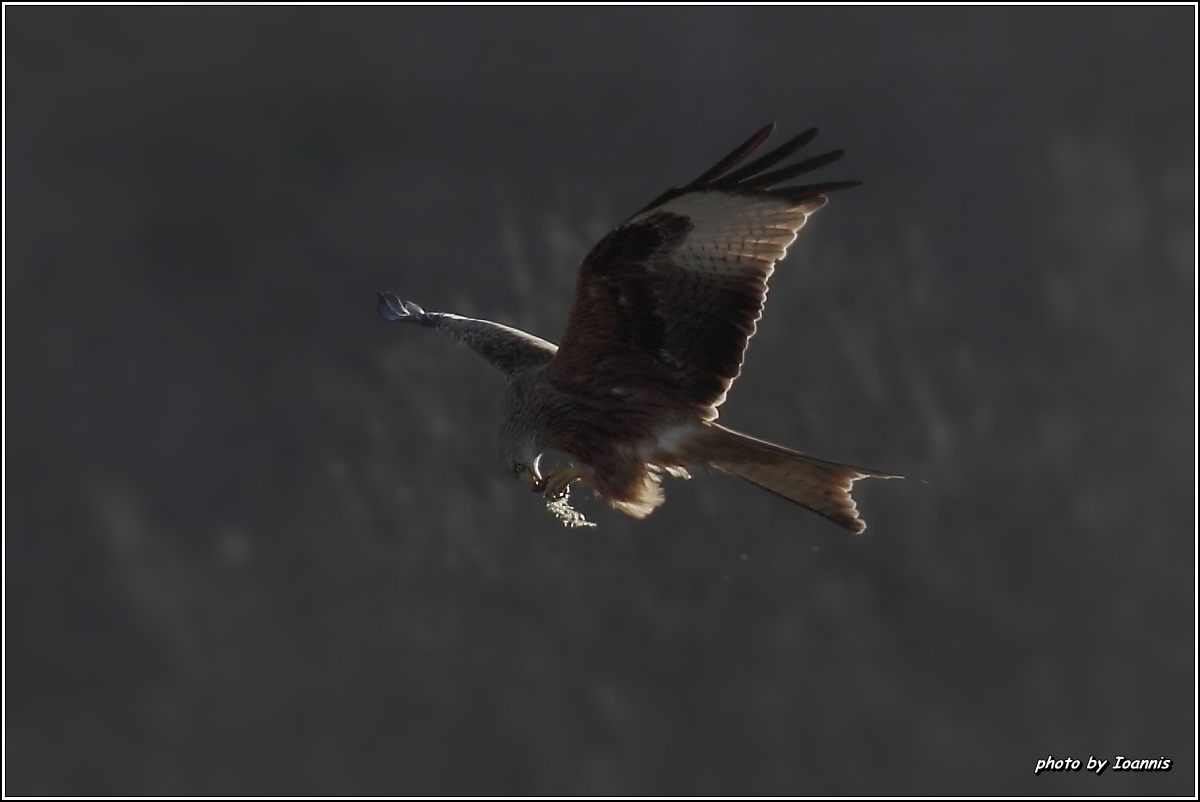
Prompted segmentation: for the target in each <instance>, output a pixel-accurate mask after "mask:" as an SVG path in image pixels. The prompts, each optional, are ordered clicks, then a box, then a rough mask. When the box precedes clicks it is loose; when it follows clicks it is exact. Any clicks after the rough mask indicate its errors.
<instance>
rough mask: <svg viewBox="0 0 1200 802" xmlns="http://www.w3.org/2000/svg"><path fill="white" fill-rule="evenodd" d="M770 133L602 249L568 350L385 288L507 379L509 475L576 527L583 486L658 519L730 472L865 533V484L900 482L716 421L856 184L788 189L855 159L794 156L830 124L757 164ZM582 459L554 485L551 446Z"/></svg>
mask: <svg viewBox="0 0 1200 802" xmlns="http://www.w3.org/2000/svg"><path fill="white" fill-rule="evenodd" d="M774 128H775V126H774V125H768V126H766V127H765V128H762V129H761V130H759V131H758V132H756V133H755V134H754V135H753V136H751V137H750V138H749V139H748V140H746V141H745V142H744V143H742V144H741V145H740V146H739V147H737V148H736V149H735V150H734V151H733V152H732V153H730V154H729V155H728V156H726V157H725V158H724V159H722V160H721V161H719V162H717V164H715V165H714V166H712V167H711V168H709V169H708V170H706V171H704V173H703V174H701V175H700V176H699V177H698V178H696V179H695V180H694V181H691V182H690V183H688V184H686V185H684V186H682V187H678V188H674V189H669V190H667V191H666V192H664V193H663V194H661V195H659V196H658V197H657V198H655V199H654V200H653V201H652V202H651V203H650V204H648V205H647V206H646V207H645V208H643V209H642V210H640V211H638V212H637V213H636V214H634V215H633V216H632V217H630V218H629V219H627V220H626V221H625V222H624V223H622V224H620V225H619V226H617V227H616V228H615V229H614V230H613V231H611V232H610V233H609V234H608V235H607V236H605V237H604V238H603V239H602V240H600V242H599V243H598V244H597V245H596V246H595V247H594V248H592V250H591V252H590V253H589V254H588V255H587V256H586V257H585V258H584V260H583V263H582V264H581V265H580V267H579V274H578V277H577V280H576V284H575V300H574V304H573V306H572V307H571V312H570V316H569V317H568V320H567V328H566V331H565V332H564V333H563V337H562V344H561V345H558V346H556V345H554V344H553V343H551V342H548V341H546V340H543V339H541V338H540V337H535V336H533V335H532V334H527V333H525V332H523V331H518V330H517V329H513V328H510V327H508V326H502V325H500V324H499V323H493V322H490V321H487V320H475V319H472V318H467V317H460V316H459V315H452V314H447V313H444V312H426V311H425V310H424V309H422V308H421V307H419V306H417V305H416V304H414V303H412V302H410V301H402V300H401V299H400V298H399V297H397V296H396V295H394V294H392V293H380V294H379V301H378V309H379V313H380V314H381V315H382V316H383V317H384V318H386V319H387V320H391V321H396V322H402V323H415V324H417V325H420V326H423V327H425V328H430V329H436V330H438V331H440V332H442V333H444V334H447V335H449V336H450V337H452V338H454V339H455V340H458V341H459V342H461V343H463V344H464V345H466V346H468V347H470V348H472V349H473V350H474V351H475V352H476V353H478V354H479V355H480V356H482V357H484V358H485V359H487V360H488V361H489V362H491V363H492V364H493V365H495V366H496V367H497V368H499V369H500V370H501V371H503V372H504V374H505V376H506V377H507V378H508V386H507V388H506V390H505V392H504V396H503V399H502V401H501V405H500V407H501V408H500V426H499V429H498V432H497V437H496V443H497V447H498V450H499V453H500V460H501V463H502V464H503V466H504V468H505V470H507V471H508V472H509V473H511V474H512V475H513V477H515V478H516V479H517V480H519V481H520V482H522V483H523V484H524V485H525V486H526V487H527V488H528V489H529V490H531V491H534V492H537V493H541V494H542V496H543V497H544V498H545V499H546V501H547V507H548V508H549V509H550V511H551V512H552V513H553V514H554V515H555V516H556V517H558V519H559V520H560V521H562V522H563V524H564V525H566V526H590V525H591V524H589V523H588V522H587V521H586V519H584V518H583V516H582V515H580V514H579V513H578V512H576V511H575V510H573V509H571V507H570V506H569V505H568V504H567V497H568V493H569V491H570V486H571V484H572V483H573V482H577V481H581V480H582V481H583V482H585V483H586V484H587V485H588V486H590V487H591V488H592V489H593V490H594V491H595V493H596V495H597V496H598V497H599V498H601V499H602V500H604V501H605V502H607V503H608V504H609V505H610V506H611V507H613V508H614V509H616V510H618V511H620V512H622V513H625V514H626V515H630V516H633V517H634V518H644V517H646V516H647V515H649V514H650V513H651V512H653V511H654V510H655V509H656V508H657V507H659V506H660V505H661V504H662V503H663V491H662V487H661V481H662V478H663V477H664V476H673V477H678V478H687V477H688V469H689V468H715V469H717V470H718V471H722V472H724V473H728V474H732V475H734V476H737V477H739V478H741V479H744V480H746V481H747V482H750V483H752V484H755V485H758V486H759V487H761V488H763V489H765V490H768V491H770V492H772V493H775V494H776V495H779V496H782V497H783V498H785V499H788V500H789V501H792V502H795V503H796V504H799V505H801V506H803V507H806V508H808V509H810V510H812V511H813V512H815V513H817V514H819V515H822V516H824V517H825V518H827V519H829V520H830V521H833V522H834V523H836V524H838V525H839V526H842V527H845V528H846V529H849V530H850V531H852V532H855V533H858V532H862V531H863V530H864V529H866V523H865V522H864V521H863V520H862V518H861V517H860V516H859V514H858V509H857V506H856V504H855V502H854V499H853V497H852V496H851V491H852V489H853V486H854V483H855V482H857V481H859V480H860V479H892V478H897V477H894V476H892V475H891V474H888V473H885V472H882V471H875V470H869V469H866V468H855V467H851V466H849V465H843V464H840V463H836V462H829V461H827V460H822V459H818V458H816V457H811V456H809V455H807V454H804V453H801V452H799V451H794V450H792V449H789V448H785V447H783V446H779V445H775V444H774V443H769V442H767V441H765V440H759V439H756V438H754V437H750V436H749V435H745V434H740V433H738V432H735V431H732V430H731V429H727V428H725V427H724V426H721V425H720V424H718V423H717V415H718V409H719V408H720V406H721V404H723V403H724V402H725V399H726V396H727V395H728V393H729V389H730V387H731V386H732V385H733V382H734V380H736V379H737V377H738V376H739V375H740V373H741V369H742V360H743V357H744V355H745V352H746V347H747V345H748V344H749V341H750V338H751V337H752V336H753V334H754V331H755V327H756V325H757V323H758V320H759V318H760V317H761V316H762V311H763V306H764V304H765V302H766V295H767V280H768V279H769V278H770V277H771V274H772V273H773V272H774V270H775V265H776V264H777V263H778V262H780V261H782V260H783V259H784V257H785V256H786V255H787V249H788V247H789V246H790V245H791V244H792V242H793V241H795V239H796V234H797V232H798V231H799V230H800V229H801V227H803V226H804V224H805V222H806V221H807V220H808V218H809V217H810V216H811V215H812V214H814V213H815V212H816V211H817V210H819V209H821V208H822V207H824V206H825V204H826V202H827V200H828V198H827V196H828V195H829V194H830V193H833V192H837V191H840V190H844V189H848V188H850V187H853V186H856V185H857V184H858V183H859V182H857V181H823V182H815V183H808V184H800V185H793V184H789V182H791V181H792V180H793V179H796V178H799V177H800V176H802V175H805V174H807V173H810V172H812V171H814V170H817V169H819V168H821V167H824V166H826V165H828V164H831V163H832V162H834V161H836V160H837V159H839V158H841V156H842V151H840V150H834V151H829V152H827V153H822V154H819V155H816V156H812V157H810V158H807V159H803V160H800V161H793V162H790V163H788V162H789V160H790V159H791V158H792V156H793V155H794V154H795V153H796V152H797V151H799V150H800V149H801V148H803V147H804V146H805V145H807V144H808V143H809V142H811V141H812V140H813V139H814V138H815V137H816V134H817V129H815V128H810V129H808V130H807V131H804V132H803V133H801V134H799V135H797V136H795V137H793V138H792V139H789V140H788V141H787V142H784V143H783V144H782V145H780V146H779V147H777V148H775V149H774V150H771V151H769V152H767V153H765V154H763V155H760V156H758V157H757V158H754V159H753V160H750V161H747V160H748V159H750V157H751V155H752V154H754V153H755V152H756V151H758V149H759V147H760V146H761V145H762V144H763V143H764V142H766V140H767V138H768V137H769V136H770V135H771V133H772V132H773V131H774ZM548 450H554V451H557V452H560V453H562V454H565V455H567V456H568V457H569V458H571V460H572V461H573V463H574V464H573V465H571V466H568V467H566V468H558V469H555V470H552V471H549V472H548V473H547V474H546V475H545V476H543V475H542V474H541V472H540V470H539V468H538V462H539V460H540V459H541V456H542V454H543V453H544V452H546V451H548Z"/></svg>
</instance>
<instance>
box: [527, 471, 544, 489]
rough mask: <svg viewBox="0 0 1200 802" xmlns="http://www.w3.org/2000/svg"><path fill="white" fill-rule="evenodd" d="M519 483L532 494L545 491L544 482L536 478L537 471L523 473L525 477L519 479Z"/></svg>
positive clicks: (540, 478)
mask: <svg viewBox="0 0 1200 802" xmlns="http://www.w3.org/2000/svg"><path fill="white" fill-rule="evenodd" d="M521 482H522V483H524V485H525V487H527V488H529V489H530V490H532V491H533V492H534V493H541V492H542V491H543V490H545V489H546V480H545V479H543V478H542V477H541V476H538V474H537V471H525V476H523V477H522V478H521Z"/></svg>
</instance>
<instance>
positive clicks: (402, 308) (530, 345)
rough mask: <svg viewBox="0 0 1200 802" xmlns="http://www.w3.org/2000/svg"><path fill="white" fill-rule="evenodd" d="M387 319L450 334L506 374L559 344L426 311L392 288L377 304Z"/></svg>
mask: <svg viewBox="0 0 1200 802" xmlns="http://www.w3.org/2000/svg"><path fill="white" fill-rule="evenodd" d="M377 308H378V310H379V314H380V315H381V316H382V317H383V318H384V319H385V320H394V321H399V322H401V323H416V324H417V325H419V326H424V327H425V328H428V329H437V330H438V331H441V332H443V333H444V334H448V335H449V336H451V337H453V338H454V339H455V340H458V341H459V342H460V343H462V344H463V345H465V346H467V347H469V348H470V349H471V350H473V351H474V352H475V353H477V354H479V355H480V356H481V357H483V358H484V359H486V360H487V361H488V362H491V363H492V364H493V365H495V366H496V367H497V368H499V369H500V370H502V371H503V372H504V374H505V375H506V376H512V375H513V374H514V373H520V372H521V371H523V370H528V369H529V368H535V367H538V366H539V365H545V364H546V363H548V362H549V361H550V360H551V359H553V358H554V352H555V351H556V350H557V347H556V346H555V345H554V343H550V342H546V341H545V340H543V339H541V338H540V337H534V336H533V335H532V334H526V333H525V332H523V331H519V330H517V329H513V328H509V327H508V326H502V325H500V324H499V323H493V322H492V321H490V320H476V319H474V318H470V317H461V316H459V315H451V314H447V313H445V312H426V311H425V310H424V309H422V308H421V307H419V306H417V305H416V304H414V303H413V302H412V301H402V300H400V299H399V298H398V297H396V295H395V294H393V293H390V292H381V293H379V303H378V306H377Z"/></svg>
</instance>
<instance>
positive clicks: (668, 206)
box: [654, 191, 825, 278]
mask: <svg viewBox="0 0 1200 802" xmlns="http://www.w3.org/2000/svg"><path fill="white" fill-rule="evenodd" d="M824 202H825V199H824V198H817V199H810V200H808V201H805V202H804V203H801V204H795V203H792V202H789V201H786V200H783V199H780V198H772V197H769V196H762V195H743V194H730V193H726V192H720V191H710V192H690V193H688V194H686V195H681V196H680V197H678V198H672V199H671V200H669V201H667V202H666V203H665V204H663V205H662V206H660V207H658V208H657V209H655V210H654V211H655V212H668V213H670V214H674V215H679V216H681V217H686V218H688V221H689V222H690V223H691V226H692V228H691V230H690V231H689V232H688V234H687V236H686V237H685V238H684V240H683V242H681V243H679V244H677V245H675V246H674V247H673V248H672V250H671V262H672V263H673V264H676V265H678V266H679V267H681V268H683V269H685V270H690V271H694V272H697V273H706V274H711V275H717V276H723V277H734V276H761V277H763V278H766V277H768V276H770V274H771V272H772V270H773V266H774V263H775V262H777V261H779V260H780V259H782V258H783V257H784V256H786V255H787V249H788V246H789V245H791V244H792V243H793V242H794V241H795V239H796V232H797V231H799V230H800V228H801V227H802V226H803V225H804V221H805V219H806V218H807V217H808V215H809V214H811V213H812V212H813V211H816V210H817V209H819V208H820V207H821V206H823V205H824Z"/></svg>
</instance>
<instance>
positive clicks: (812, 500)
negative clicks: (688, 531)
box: [701, 424, 901, 534]
mask: <svg viewBox="0 0 1200 802" xmlns="http://www.w3.org/2000/svg"><path fill="white" fill-rule="evenodd" d="M707 428H708V432H707V433H706V436H705V437H704V438H702V440H703V443H702V445H701V449H702V451H703V458H704V460H705V461H706V462H707V463H708V464H709V465H711V466H712V467H714V468H717V469H718V470H721V471H724V472H726V473H731V474H733V475H734V476H738V477H741V478H742V479H745V480H746V481H747V482H750V483H751V484H754V485H758V486H759V487H761V488H763V489H764V490H769V491H770V492H772V493H775V494H776V495H779V496H783V497H784V498H786V499H788V500H789V501H793V502H795V503H797V504H800V505H801V506H804V507H807V508H808V509H810V510H812V511H813V512H815V513H817V514H818V515H823V516H825V517H826V518H828V519H829V520H831V521H833V522H834V523H835V524H838V525H839V526H844V527H845V528H847V529H849V530H850V531H852V532H854V533H855V534H859V533H861V532H863V531H865V530H866V528H867V524H866V522H865V521H863V520H862V519H861V518H860V517H859V516H858V508H857V506H856V505H855V503H854V498H853V497H852V496H851V495H850V494H851V491H852V489H853V487H854V483H855V482H857V481H858V480H859V479H899V478H901V477H899V476H893V475H891V474H887V473H882V472H880V471H873V470H869V469H866V468H855V467H852V466H850V465H840V464H838V463H836V462H828V461H826V460H823V459H817V458H816V457H810V456H808V455H807V454H801V453H800V452H799V451H792V450H791V449H788V448H784V447H782V446H777V445H775V444H774V443H768V442H766V441H765V440H758V439H756V438H753V437H750V436H748V435H744V434H741V433H739V432H735V431H732V430H730V429H726V428H725V427H723V426H718V425H716V424H710V425H709V426H708V427H707Z"/></svg>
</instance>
